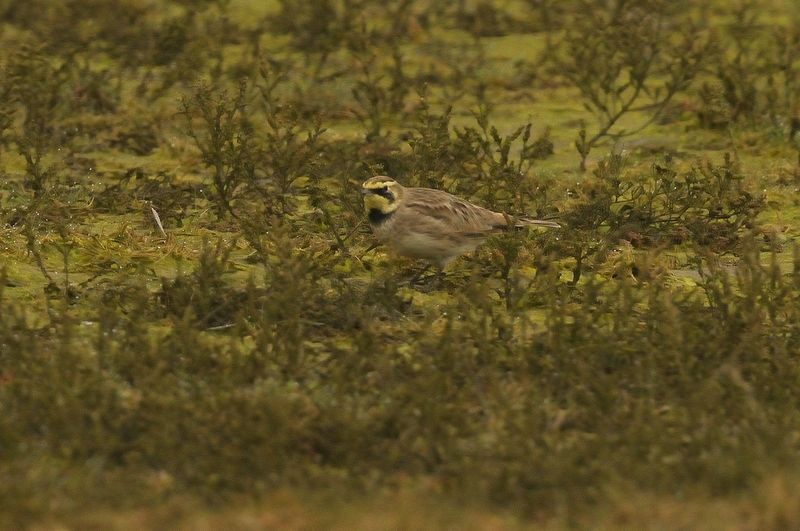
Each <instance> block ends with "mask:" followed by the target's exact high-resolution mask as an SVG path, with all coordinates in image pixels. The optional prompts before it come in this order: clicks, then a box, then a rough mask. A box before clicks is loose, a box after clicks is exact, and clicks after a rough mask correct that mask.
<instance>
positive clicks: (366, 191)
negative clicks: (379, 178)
mask: <svg viewBox="0 0 800 531" xmlns="http://www.w3.org/2000/svg"><path fill="white" fill-rule="evenodd" d="M369 193H372V190H368V189H367V188H362V189H361V195H367V194H369Z"/></svg>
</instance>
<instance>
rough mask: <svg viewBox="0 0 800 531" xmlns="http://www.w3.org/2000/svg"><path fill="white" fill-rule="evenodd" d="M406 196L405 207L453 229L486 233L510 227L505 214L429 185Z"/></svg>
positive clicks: (476, 233) (482, 234) (467, 233)
mask: <svg viewBox="0 0 800 531" xmlns="http://www.w3.org/2000/svg"><path fill="white" fill-rule="evenodd" d="M410 191H411V192H412V193H409V194H408V195H407V197H406V198H405V206H406V207H408V208H411V209H413V210H415V211H416V212H418V213H419V214H420V215H422V216H425V217H427V218H430V219H431V220H432V221H433V220H436V221H439V222H441V223H442V224H444V225H447V227H448V228H449V229H450V230H452V231H453V232H458V233H462V234H465V235H469V234H472V233H474V234H475V235H476V236H478V235H480V236H485V235H486V233H487V232H492V231H496V230H500V229H504V228H507V227H508V223H507V221H506V218H505V216H503V214H500V213H498V212H492V211H491V210H488V209H486V208H483V207H479V206H477V205H473V204H472V203H470V202H468V201H465V200H463V199H460V198H458V197H456V196H454V195H452V194H449V193H447V192H443V191H441V190H433V189H429V188H417V189H411V190H410Z"/></svg>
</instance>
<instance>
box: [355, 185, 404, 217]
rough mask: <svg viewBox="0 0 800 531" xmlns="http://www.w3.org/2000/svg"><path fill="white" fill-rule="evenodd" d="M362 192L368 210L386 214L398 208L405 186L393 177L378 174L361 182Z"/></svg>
mask: <svg viewBox="0 0 800 531" xmlns="http://www.w3.org/2000/svg"><path fill="white" fill-rule="evenodd" d="M361 193H362V194H363V196H364V208H365V209H366V210H367V211H368V212H370V213H372V212H375V213H378V214H380V215H384V216H386V215H389V214H391V213H392V212H394V211H395V210H397V207H398V206H399V204H400V199H401V197H402V196H403V187H402V186H401V185H400V183H398V182H397V181H395V180H394V179H392V178H391V177H386V176H384V175H378V176H377V177H372V178H370V179H367V180H366V181H364V182H363V183H361Z"/></svg>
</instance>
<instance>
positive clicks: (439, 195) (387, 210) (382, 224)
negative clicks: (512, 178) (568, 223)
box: [361, 175, 559, 268]
mask: <svg viewBox="0 0 800 531" xmlns="http://www.w3.org/2000/svg"><path fill="white" fill-rule="evenodd" d="M361 193H362V194H363V195H364V208H365V209H366V211H367V214H368V217H369V223H370V225H371V226H372V232H373V234H374V235H375V237H376V238H377V240H378V241H379V242H380V243H382V244H385V245H387V246H388V247H389V248H391V249H393V250H394V251H395V252H396V253H397V254H399V255H402V256H408V257H411V258H421V259H423V260H427V261H428V262H430V263H432V264H434V265H436V266H438V267H439V268H444V267H445V266H446V265H447V263H448V262H450V261H451V260H452V259H453V258H456V257H457V256H460V255H462V254H464V253H468V252H470V251H472V250H474V249H475V247H477V246H478V245H479V244H480V243H482V242H483V241H484V240H485V239H486V238H487V237H488V236H489V235H491V234H493V233H497V232H501V231H504V230H509V229H511V228H515V227H524V226H528V225H535V226H541V227H555V228H557V227H559V224H558V223H555V222H553V221H546V220H538V219H526V218H511V217H509V216H508V215H506V214H503V213H501V212H494V211H492V210H488V209H486V208H483V207H479V206H477V205H473V204H472V203H470V202H468V201H465V200H463V199H460V198H458V197H456V196H454V195H452V194H449V193H447V192H443V191H441V190H433V189H431V188H406V187H404V186H401V185H400V183H398V182H397V181H395V180H394V179H392V178H391V177H385V176H383V175H379V176H377V177H372V178H371V179H367V180H366V181H364V182H363V183H362V185H361Z"/></svg>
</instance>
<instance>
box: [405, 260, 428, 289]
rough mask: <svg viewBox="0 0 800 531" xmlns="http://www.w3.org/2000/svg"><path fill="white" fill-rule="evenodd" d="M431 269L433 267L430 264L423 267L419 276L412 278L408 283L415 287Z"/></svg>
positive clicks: (418, 273) (418, 272)
mask: <svg viewBox="0 0 800 531" xmlns="http://www.w3.org/2000/svg"><path fill="white" fill-rule="evenodd" d="M430 268H431V266H430V264H428V265H426V266H425V267H423V268H422V269H420V270H419V271H417V274H416V275H414V276H413V277H411V280H409V281H408V283H409V284H410V285H412V286H413V285H414V284H416V283H417V282H419V280H420V279H421V278H422V275H423V274H425V273H427V272H428V270H429V269H430Z"/></svg>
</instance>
